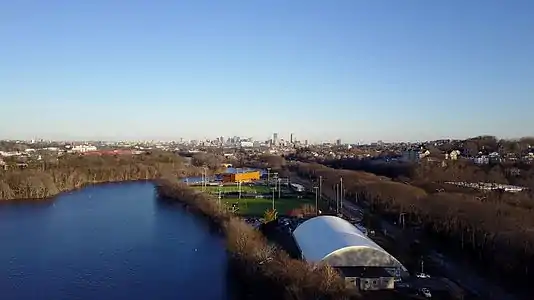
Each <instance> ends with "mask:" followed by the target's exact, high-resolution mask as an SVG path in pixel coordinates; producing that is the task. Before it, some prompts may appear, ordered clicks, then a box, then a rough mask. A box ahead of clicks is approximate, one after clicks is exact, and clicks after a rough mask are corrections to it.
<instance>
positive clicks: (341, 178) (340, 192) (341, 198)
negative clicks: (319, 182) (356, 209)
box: [339, 177, 344, 212]
mask: <svg viewBox="0 0 534 300" xmlns="http://www.w3.org/2000/svg"><path fill="white" fill-rule="evenodd" d="M343 196H344V195H343V177H340V178H339V199H340V201H339V203H340V205H339V206H340V207H341V212H343Z"/></svg>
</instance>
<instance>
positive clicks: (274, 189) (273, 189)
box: [272, 188, 275, 210]
mask: <svg viewBox="0 0 534 300" xmlns="http://www.w3.org/2000/svg"><path fill="white" fill-rule="evenodd" d="M272 190H273V210H274V190H275V189H274V188H273V189H272Z"/></svg>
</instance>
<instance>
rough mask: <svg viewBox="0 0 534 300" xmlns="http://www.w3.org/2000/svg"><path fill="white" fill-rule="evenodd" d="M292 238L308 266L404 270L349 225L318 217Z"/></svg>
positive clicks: (300, 226) (344, 222)
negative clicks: (312, 264) (312, 263)
mask: <svg viewBox="0 0 534 300" xmlns="http://www.w3.org/2000/svg"><path fill="white" fill-rule="evenodd" d="M293 237H294V238H295V241H296V243H297V245H298V247H299V248H300V251H301V253H302V256H303V258H304V259H306V260H307V261H309V262H316V263H318V262H323V263H327V264H329V265H331V266H333V267H384V268H401V269H402V270H405V271H406V268H405V267H404V266H403V265H402V264H401V263H400V262H399V261H398V260H397V259H396V258H395V257H393V256H392V255H391V254H389V253H388V252H387V251H386V250H384V249H382V247H380V246H378V245H377V244H376V243H375V242H373V241H372V240H371V239H369V238H368V237H367V236H366V235H365V234H363V233H362V232H361V231H360V230H358V228H356V227H355V226H354V225H352V224H351V223H349V222H348V221H346V220H344V219H341V218H338V217H336V216H318V217H315V218H312V219H309V220H307V221H305V222H304V223H302V224H300V225H299V226H298V227H297V228H296V229H295V231H293Z"/></svg>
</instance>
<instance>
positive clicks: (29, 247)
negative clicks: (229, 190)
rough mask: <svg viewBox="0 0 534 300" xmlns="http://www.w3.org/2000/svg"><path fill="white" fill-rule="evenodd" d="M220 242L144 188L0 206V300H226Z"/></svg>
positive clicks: (107, 188)
mask: <svg viewBox="0 0 534 300" xmlns="http://www.w3.org/2000/svg"><path fill="white" fill-rule="evenodd" d="M225 255H226V254H225V250H224V248H223V243H222V241H221V240H220V239H219V238H217V237H215V236H213V235H211V234H210V233H209V232H208V230H207V228H206V227H205V226H204V224H202V223H201V222H200V221H198V220H196V219H195V217H194V216H192V215H190V214H189V213H187V212H185V211H184V210H183V209H182V208H181V207H180V206H174V205H165V204H162V203H160V202H158V201H157V200H156V195H155V192H154V188H153V185H152V184H150V183H124V184H108V185H99V186H94V187H88V188H85V189H83V190H79V191H75V192H71V193H68V194H64V195H61V196H59V197H57V198H56V199H54V200H50V201H29V202H28V201H25V202H6V203H0V270H2V272H1V274H0V291H1V296H0V298H1V299H3V300H9V299H54V300H60V299H81V300H84V299H115V300H119V299H128V300H135V299H143V300H146V299H159V300H164V299H173V300H174V299H199V300H201V299H227V298H229V296H228V295H227V285H226V257H225Z"/></svg>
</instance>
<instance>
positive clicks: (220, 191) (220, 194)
mask: <svg viewBox="0 0 534 300" xmlns="http://www.w3.org/2000/svg"><path fill="white" fill-rule="evenodd" d="M221 189H222V184H219V206H221V198H222V190H221Z"/></svg>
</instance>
